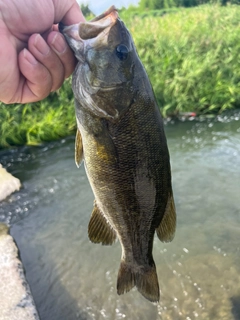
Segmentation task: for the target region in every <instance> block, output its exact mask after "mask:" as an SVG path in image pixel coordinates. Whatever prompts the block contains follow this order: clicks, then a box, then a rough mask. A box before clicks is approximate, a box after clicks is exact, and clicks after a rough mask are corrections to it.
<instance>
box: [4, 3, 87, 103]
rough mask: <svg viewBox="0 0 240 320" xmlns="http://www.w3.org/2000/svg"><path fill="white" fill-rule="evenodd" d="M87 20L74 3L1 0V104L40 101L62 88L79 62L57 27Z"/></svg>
mask: <svg viewBox="0 0 240 320" xmlns="http://www.w3.org/2000/svg"><path fill="white" fill-rule="evenodd" d="M84 20H85V19H84V17H83V15H82V12H81V10H80V8H79V5H78V4H77V2H76V1H75V0H11V1H9V0H0V35H1V42H0V101H2V102H4V103H27V102H34V101H39V100H42V99H43V98H45V97H47V96H48V95H49V93H50V92H51V91H54V90H57V89H58V88H60V86H61V85H62V83H63V81H64V79H65V78H67V77H69V76H70V75H71V73H72V72H73V70H74V67H75V64H76V60H75V58H74V55H73V53H72V51H71V49H70V48H69V46H68V45H67V43H66V41H65V39H64V37H63V35H62V34H60V33H59V32H58V27H57V25H56V24H57V23H59V22H60V21H62V22H63V23H64V24H65V25H71V24H75V23H79V22H80V21H84Z"/></svg>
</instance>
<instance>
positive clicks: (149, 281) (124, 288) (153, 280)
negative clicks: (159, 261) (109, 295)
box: [117, 261, 160, 302]
mask: <svg viewBox="0 0 240 320" xmlns="http://www.w3.org/2000/svg"><path fill="white" fill-rule="evenodd" d="M134 286H136V287H137V289H138V291H139V292H140V293H141V294H142V295H143V296H144V298H146V299H147V300H149V301H151V302H158V301H159V298H160V294H159V285H158V278H157V272H156V267H155V265H153V266H146V267H141V266H139V267H137V266H136V267H135V266H132V265H128V264H127V263H126V262H125V261H122V262H121V264H120V268H119V272H118V280H117V293H118V294H123V293H126V292H128V291H130V290H131V289H132V288H133V287H134Z"/></svg>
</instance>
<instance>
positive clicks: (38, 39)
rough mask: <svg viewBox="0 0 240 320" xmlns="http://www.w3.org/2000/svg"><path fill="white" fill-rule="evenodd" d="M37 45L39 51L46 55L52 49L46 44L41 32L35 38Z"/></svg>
mask: <svg viewBox="0 0 240 320" xmlns="http://www.w3.org/2000/svg"><path fill="white" fill-rule="evenodd" d="M35 46H36V48H37V49H38V51H39V52H40V53H41V54H42V55H44V56H46V55H47V54H48V53H49V51H50V48H49V46H48V45H47V44H46V42H45V40H44V39H43V38H42V37H41V36H40V35H39V34H38V35H37V36H36V38H35Z"/></svg>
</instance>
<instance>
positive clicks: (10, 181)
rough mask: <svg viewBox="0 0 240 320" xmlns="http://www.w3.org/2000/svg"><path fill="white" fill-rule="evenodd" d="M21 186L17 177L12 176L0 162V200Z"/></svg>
mask: <svg viewBox="0 0 240 320" xmlns="http://www.w3.org/2000/svg"><path fill="white" fill-rule="evenodd" d="M20 187H21V183H20V181H19V179H17V178H15V177H13V176H12V175H11V174H10V173H8V172H7V171H6V169H4V168H3V167H2V165H1V164H0V201H2V200H4V199H5V198H6V197H8V196H9V195H10V194H11V193H13V192H14V191H18V190H19V189H20Z"/></svg>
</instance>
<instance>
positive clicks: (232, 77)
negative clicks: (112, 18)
mask: <svg viewBox="0 0 240 320" xmlns="http://www.w3.org/2000/svg"><path fill="white" fill-rule="evenodd" d="M120 15H121V17H122V19H123V20H124V21H125V22H126V24H127V26H128V28H129V30H130V31H131V34H132V35H133V38H134V41H135V44H136V47H137V49H138V53H139V56H140V58H141V60H142V62H143V64H144V66H145V67H146V70H147V72H148V74H149V77H150V80H151V83H152V85H153V88H154V91H155V95H156V98H157V101H158V104H159V106H160V108H161V110H162V113H163V115H164V116H167V115H170V116H171V115H177V114H179V113H181V112H188V111H194V112H196V113H197V114H206V113H220V112H223V111H225V110H228V109H233V108H239V107H240V67H239V53H240V32H239V27H240V7H239V6H237V5H230V6H225V7H223V6H219V5H211V6H210V5H203V6H199V7H195V8H191V9H186V8H185V9H184V8H179V9H164V10H148V11H146V10H145V11H141V10H140V9H138V10H136V8H130V9H128V10H122V11H121V12H120ZM75 123H76V122H75V115H74V107H73V94H72V90H71V85H70V80H68V81H66V82H65V83H64V85H63V87H62V88H61V89H60V90H59V91H58V92H56V93H52V94H51V95H50V96H49V97H48V98H47V99H45V100H43V101H41V102H38V103H34V104H26V105H4V104H1V105H0V147H6V146H9V145H19V144H25V143H27V144H38V143H41V142H42V141H49V140H54V139H58V138H60V137H64V136H66V135H69V134H72V133H73V132H74V131H75V127H76V124H75Z"/></svg>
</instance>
